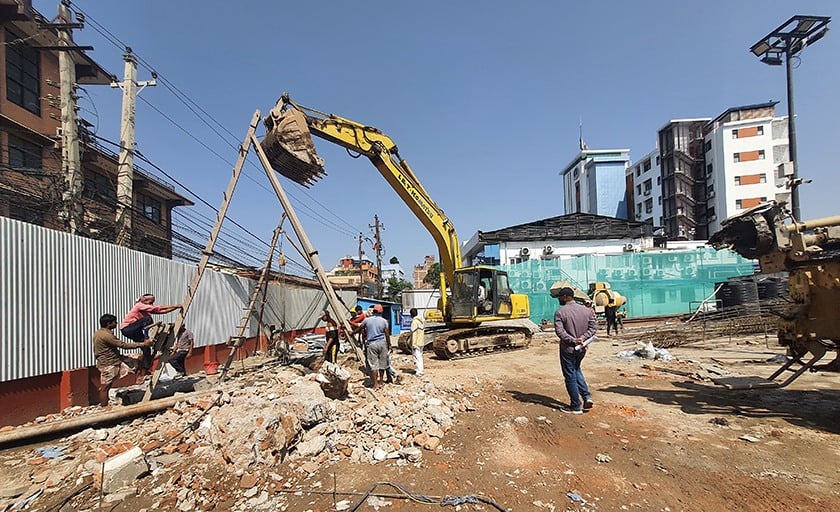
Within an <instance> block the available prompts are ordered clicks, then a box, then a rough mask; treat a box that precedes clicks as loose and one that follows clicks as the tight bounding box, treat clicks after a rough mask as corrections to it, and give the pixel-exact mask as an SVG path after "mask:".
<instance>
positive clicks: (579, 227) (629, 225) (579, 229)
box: [478, 213, 652, 242]
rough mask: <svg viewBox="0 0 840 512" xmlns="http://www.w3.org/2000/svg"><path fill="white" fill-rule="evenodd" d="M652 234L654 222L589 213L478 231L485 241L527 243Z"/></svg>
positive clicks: (635, 236)
mask: <svg viewBox="0 0 840 512" xmlns="http://www.w3.org/2000/svg"><path fill="white" fill-rule="evenodd" d="M651 233H652V227H651V225H650V224H647V223H645V222H636V221H629V220H624V219H617V218H614V217H606V216H603V215H593V214H590V213H572V214H569V215H560V216H557V217H550V218H548V219H542V220H537V221H534V222H528V223H526V224H519V225H516V226H510V227H507V228H501V229H497V230H495V231H486V232H485V231H479V232H478V236H479V240H481V241H482V242H508V241H512V240H516V241H522V242H527V241H543V240H601V239H610V238H640V237H644V236H651Z"/></svg>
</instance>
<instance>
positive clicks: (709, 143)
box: [705, 139, 712, 153]
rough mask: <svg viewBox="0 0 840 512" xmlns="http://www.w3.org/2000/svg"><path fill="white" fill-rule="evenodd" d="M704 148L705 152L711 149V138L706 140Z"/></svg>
mask: <svg viewBox="0 0 840 512" xmlns="http://www.w3.org/2000/svg"><path fill="white" fill-rule="evenodd" d="M705 149H706V153H708V152H709V151H711V150H712V140H711V139H709V140H707V141H706V145H705Z"/></svg>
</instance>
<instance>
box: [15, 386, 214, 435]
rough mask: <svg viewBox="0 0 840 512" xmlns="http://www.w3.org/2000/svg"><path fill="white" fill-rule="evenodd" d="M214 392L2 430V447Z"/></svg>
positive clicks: (170, 405) (157, 409)
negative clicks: (6, 430)
mask: <svg viewBox="0 0 840 512" xmlns="http://www.w3.org/2000/svg"><path fill="white" fill-rule="evenodd" d="M212 393H219V391H218V390H208V391H202V392H198V393H190V394H178V395H176V396H172V397H168V398H161V399H159V400H155V401H153V402H139V403H136V404H133V405H126V406H124V407H118V408H116V409H115V410H111V411H103V412H99V413H93V414H85V415H83V416H79V417H76V418H70V419H66V420H59V421H55V422H50V423H43V424H40V425H34V426H31V427H21V428H16V429H15V430H10V431H8V432H0V447H6V445H11V444H22V443H21V441H29V440H33V439H36V438H41V437H50V438H53V437H58V434H61V433H64V432H68V431H73V430H83V429H85V428H87V427H92V426H94V425H98V424H100V423H113V422H117V421H120V420H124V419H127V418H133V417H135V416H143V415H146V414H151V413H155V412H158V411H162V410H164V409H168V408H170V407H172V406H174V405H175V404H176V403H178V402H181V401H183V400H185V399H187V398H195V397H198V396H203V395H207V394H212Z"/></svg>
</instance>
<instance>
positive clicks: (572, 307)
mask: <svg viewBox="0 0 840 512" xmlns="http://www.w3.org/2000/svg"><path fill="white" fill-rule="evenodd" d="M560 304H561V305H560V307H559V308H558V309H557V311H556V312H555V313H554V332H555V333H556V334H557V337H558V338H560V368H561V369H562V370H563V380H564V381H565V382H566V391H567V392H568V393H569V407H568V408H564V409H563V412H570V413H572V414H583V410H584V409H591V408H592V405H593V402H592V394H591V393H590V392H589V386H588V385H587V384H586V379H585V378H584V376H583V371H582V370H581V369H580V363H581V362H582V361H583V358H584V356H585V355H586V344H587V342H588V340H590V339H592V338H593V337H594V336H595V331H596V330H597V329H598V324H597V322H596V321H595V315H594V314H593V312H592V310H591V309H590V308H587V307H586V306H583V305H581V304H578V303H577V302H576V301H575V292H574V291H573V290H572V289H571V288H563V289H561V290H560ZM581 400H582V401H583V402H581Z"/></svg>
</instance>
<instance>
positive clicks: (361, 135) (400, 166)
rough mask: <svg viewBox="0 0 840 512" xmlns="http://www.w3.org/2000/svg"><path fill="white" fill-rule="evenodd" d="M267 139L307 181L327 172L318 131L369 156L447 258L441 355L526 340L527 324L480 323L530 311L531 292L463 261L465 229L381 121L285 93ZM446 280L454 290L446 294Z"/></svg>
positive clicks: (290, 170) (269, 151) (293, 174)
mask: <svg viewBox="0 0 840 512" xmlns="http://www.w3.org/2000/svg"><path fill="white" fill-rule="evenodd" d="M264 123H265V127H266V135H265V138H264V139H263V141H262V143H261V145H262V147H263V149H264V151H265V153H266V155H267V156H268V158H269V161H270V162H271V166H272V168H273V169H274V170H276V171H277V172H279V173H280V174H282V175H283V176H286V177H287V178H289V179H291V180H292V181H295V182H296V183H299V184H301V185H304V186H309V185H311V184H312V183H314V182H315V181H316V180H318V179H320V178H321V177H322V176H323V175H324V174H326V172H325V171H324V168H323V160H322V159H321V158H320V157H319V156H318V154H317V152H316V150H315V145H314V143H313V142H312V138H311V134H314V135H316V136H317V137H319V138H321V139H324V140H326V141H328V142H332V143H333V144H337V145H339V146H341V147H344V148H346V149H347V150H349V151H353V152H355V153H359V154H362V155H364V156H366V157H367V158H369V159H370V161H371V162H372V163H373V165H374V166H375V167H376V168H377V170H379V172H380V174H382V176H383V177H384V178H385V181H387V182H388V184H389V185H390V186H391V188H393V189H394V191H395V192H396V193H397V195H398V196H399V197H400V198H401V199H402V200H403V201H404V202H405V204H406V205H408V207H409V209H410V210H411V211H412V212H413V213H414V214H415V215H416V216H417V218H418V219H419V220H420V222H421V223H422V224H423V226H425V228H426V229H427V230H428V231H429V233H431V235H432V238H434V240H435V243H436V244H437V246H438V251H439V253H440V262H441V269H442V272H441V276H440V277H441V279H440V291H441V300H440V301H439V303H438V310H439V311H440V316H441V317H442V319H443V320H444V322H445V323H446V324H447V326H448V327H449V330H447V331H446V332H444V333H442V334H440V335H438V336H437V337H436V338H435V341H434V345H433V346H434V350H435V353H436V354H437V355H438V356H439V357H443V358H451V357H454V356H457V355H459V354H463V353H467V352H474V351H478V350H486V349H491V348H496V347H516V346H525V345H527V344H528V342H529V338H530V336H531V331H530V330H529V329H527V328H525V327H514V326H499V325H496V326H494V325H492V324H491V325H481V326H480V325H479V324H481V323H482V322H492V321H498V320H511V319H517V318H528V316H529V314H530V310H529V305H528V296H527V295H524V294H515V293H513V292H512V291H511V289H510V285H509V283H508V276H507V273H505V272H503V271H500V270H498V269H495V268H493V267H487V266H475V267H463V266H462V262H461V250H460V245H459V243H458V235H457V234H456V233H455V227H454V226H453V225H452V222H451V221H450V220H449V219H448V218H447V217H446V215H445V214H444V212H443V210H441V209H440V207H438V205H437V204H435V202H434V201H433V200H432V199H431V197H430V196H429V194H428V193H427V192H426V190H425V189H424V188H423V185H421V184H420V182H419V181H418V179H417V177H416V176H415V175H414V172H412V170H411V168H409V166H408V163H407V162H406V161H405V160H403V159H402V157H401V156H400V155H399V152H398V150H397V145H396V144H395V143H394V141H392V140H391V139H390V138H389V137H388V136H386V135H385V134H383V133H382V132H381V131H379V130H378V129H376V128H373V127H370V126H367V125H363V124H359V123H357V122H355V121H351V120H349V119H344V118H342V117H339V116H336V115H334V114H324V113H322V112H318V111H316V110H313V109H309V108H306V107H302V106H300V105H298V104H296V103H294V102H293V101H292V100H291V99H289V96H288V95H286V94H284V95H283V96H282V97H281V98H280V100H279V101H278V102H277V105H276V106H275V107H274V108H273V109H272V110H271V112H270V113H269V115H268V116H266V118H265V119H264ZM447 287H448V288H450V289H451V295H447Z"/></svg>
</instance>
